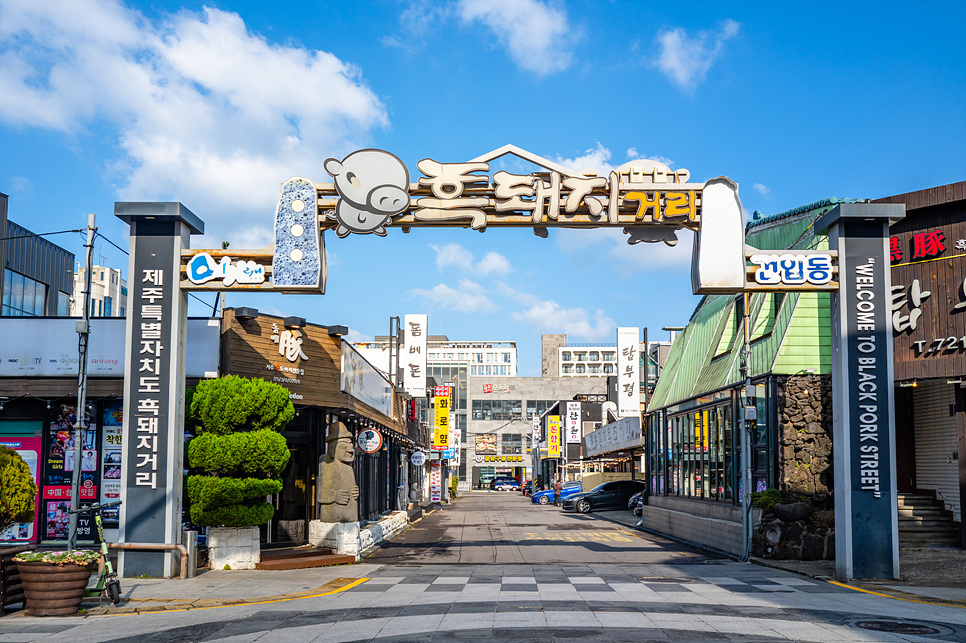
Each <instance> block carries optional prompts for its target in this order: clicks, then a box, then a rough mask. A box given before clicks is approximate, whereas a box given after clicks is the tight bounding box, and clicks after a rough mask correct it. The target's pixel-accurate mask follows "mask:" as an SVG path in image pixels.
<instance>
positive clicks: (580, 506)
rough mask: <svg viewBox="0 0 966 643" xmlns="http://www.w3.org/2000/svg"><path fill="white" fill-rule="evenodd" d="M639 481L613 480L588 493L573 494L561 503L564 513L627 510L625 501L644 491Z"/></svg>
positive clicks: (642, 484) (642, 483)
mask: <svg viewBox="0 0 966 643" xmlns="http://www.w3.org/2000/svg"><path fill="white" fill-rule="evenodd" d="M644 487H645V485H644V482H642V481H641V480H615V481H613V482H605V483H604V484H601V485H597V486H596V487H594V488H593V489H591V490H590V491H584V492H582V493H575V494H574V495H572V496H570V497H568V498H567V499H566V500H563V501H562V505H563V510H564V511H576V512H577V513H582V514H584V513H589V512H591V511H602V510H606V509H627V501H628V499H630V497H631V496H633V495H634V494H635V493H637V492H638V491H643V490H644Z"/></svg>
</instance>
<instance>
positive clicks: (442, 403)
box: [433, 395, 450, 451]
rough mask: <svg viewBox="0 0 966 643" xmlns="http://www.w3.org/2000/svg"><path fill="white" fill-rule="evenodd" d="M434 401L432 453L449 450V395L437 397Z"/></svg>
mask: <svg viewBox="0 0 966 643" xmlns="http://www.w3.org/2000/svg"><path fill="white" fill-rule="evenodd" d="M434 399H435V404H436V410H435V412H434V416H435V419H436V423H435V430H434V431H433V451H446V450H447V449H449V407H450V399H449V395H445V396H437V397H436V398H434Z"/></svg>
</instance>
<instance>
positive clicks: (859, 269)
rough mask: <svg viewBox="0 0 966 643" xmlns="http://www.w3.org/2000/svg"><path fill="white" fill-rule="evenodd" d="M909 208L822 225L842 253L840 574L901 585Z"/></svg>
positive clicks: (837, 399) (830, 216)
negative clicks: (901, 322)
mask: <svg viewBox="0 0 966 643" xmlns="http://www.w3.org/2000/svg"><path fill="white" fill-rule="evenodd" d="M904 216H905V206H903V205H902V204H878V203H875V204H873V203H843V204H839V205H837V206H835V207H834V208H832V210H830V211H829V212H828V213H827V214H825V215H824V216H822V217H821V218H820V219H819V220H818V221H816V223H815V229H816V230H817V231H819V232H821V231H823V230H828V238H829V247H830V248H831V249H833V250H837V251H838V257H839V290H838V291H837V292H833V293H832V409H833V416H832V449H833V454H832V455H833V462H834V466H835V469H834V474H835V571H836V575H837V576H838V577H839V578H845V579H851V578H893V579H894V578H899V515H898V508H897V500H896V453H895V450H896V439H895V401H894V388H893V386H894V382H893V361H892V350H893V340H892V306H891V305H890V297H889V295H890V293H891V291H892V275H891V271H890V268H889V254H890V252H889V250H890V249H889V225H890V224H891V223H894V222H896V221H898V220H900V219H902V218H904Z"/></svg>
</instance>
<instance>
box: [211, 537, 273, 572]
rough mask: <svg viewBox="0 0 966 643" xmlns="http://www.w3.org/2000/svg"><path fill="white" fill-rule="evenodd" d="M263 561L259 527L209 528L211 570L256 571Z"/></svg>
mask: <svg viewBox="0 0 966 643" xmlns="http://www.w3.org/2000/svg"><path fill="white" fill-rule="evenodd" d="M261 560H262V550H261V544H260V543H259V542H258V527H209V528H208V564H209V567H211V569H225V567H226V566H227V567H228V569H255V565H256V564H257V563H259V562H261Z"/></svg>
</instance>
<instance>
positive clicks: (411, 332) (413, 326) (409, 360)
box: [399, 315, 429, 397]
mask: <svg viewBox="0 0 966 643" xmlns="http://www.w3.org/2000/svg"><path fill="white" fill-rule="evenodd" d="M428 324H429V322H428V317H427V316H426V315H406V317H405V318H404V323H403V346H402V357H401V358H400V360H399V361H400V363H401V364H402V369H403V386H404V387H405V389H406V394H407V395H409V396H410V397H426V331H427V327H428Z"/></svg>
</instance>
